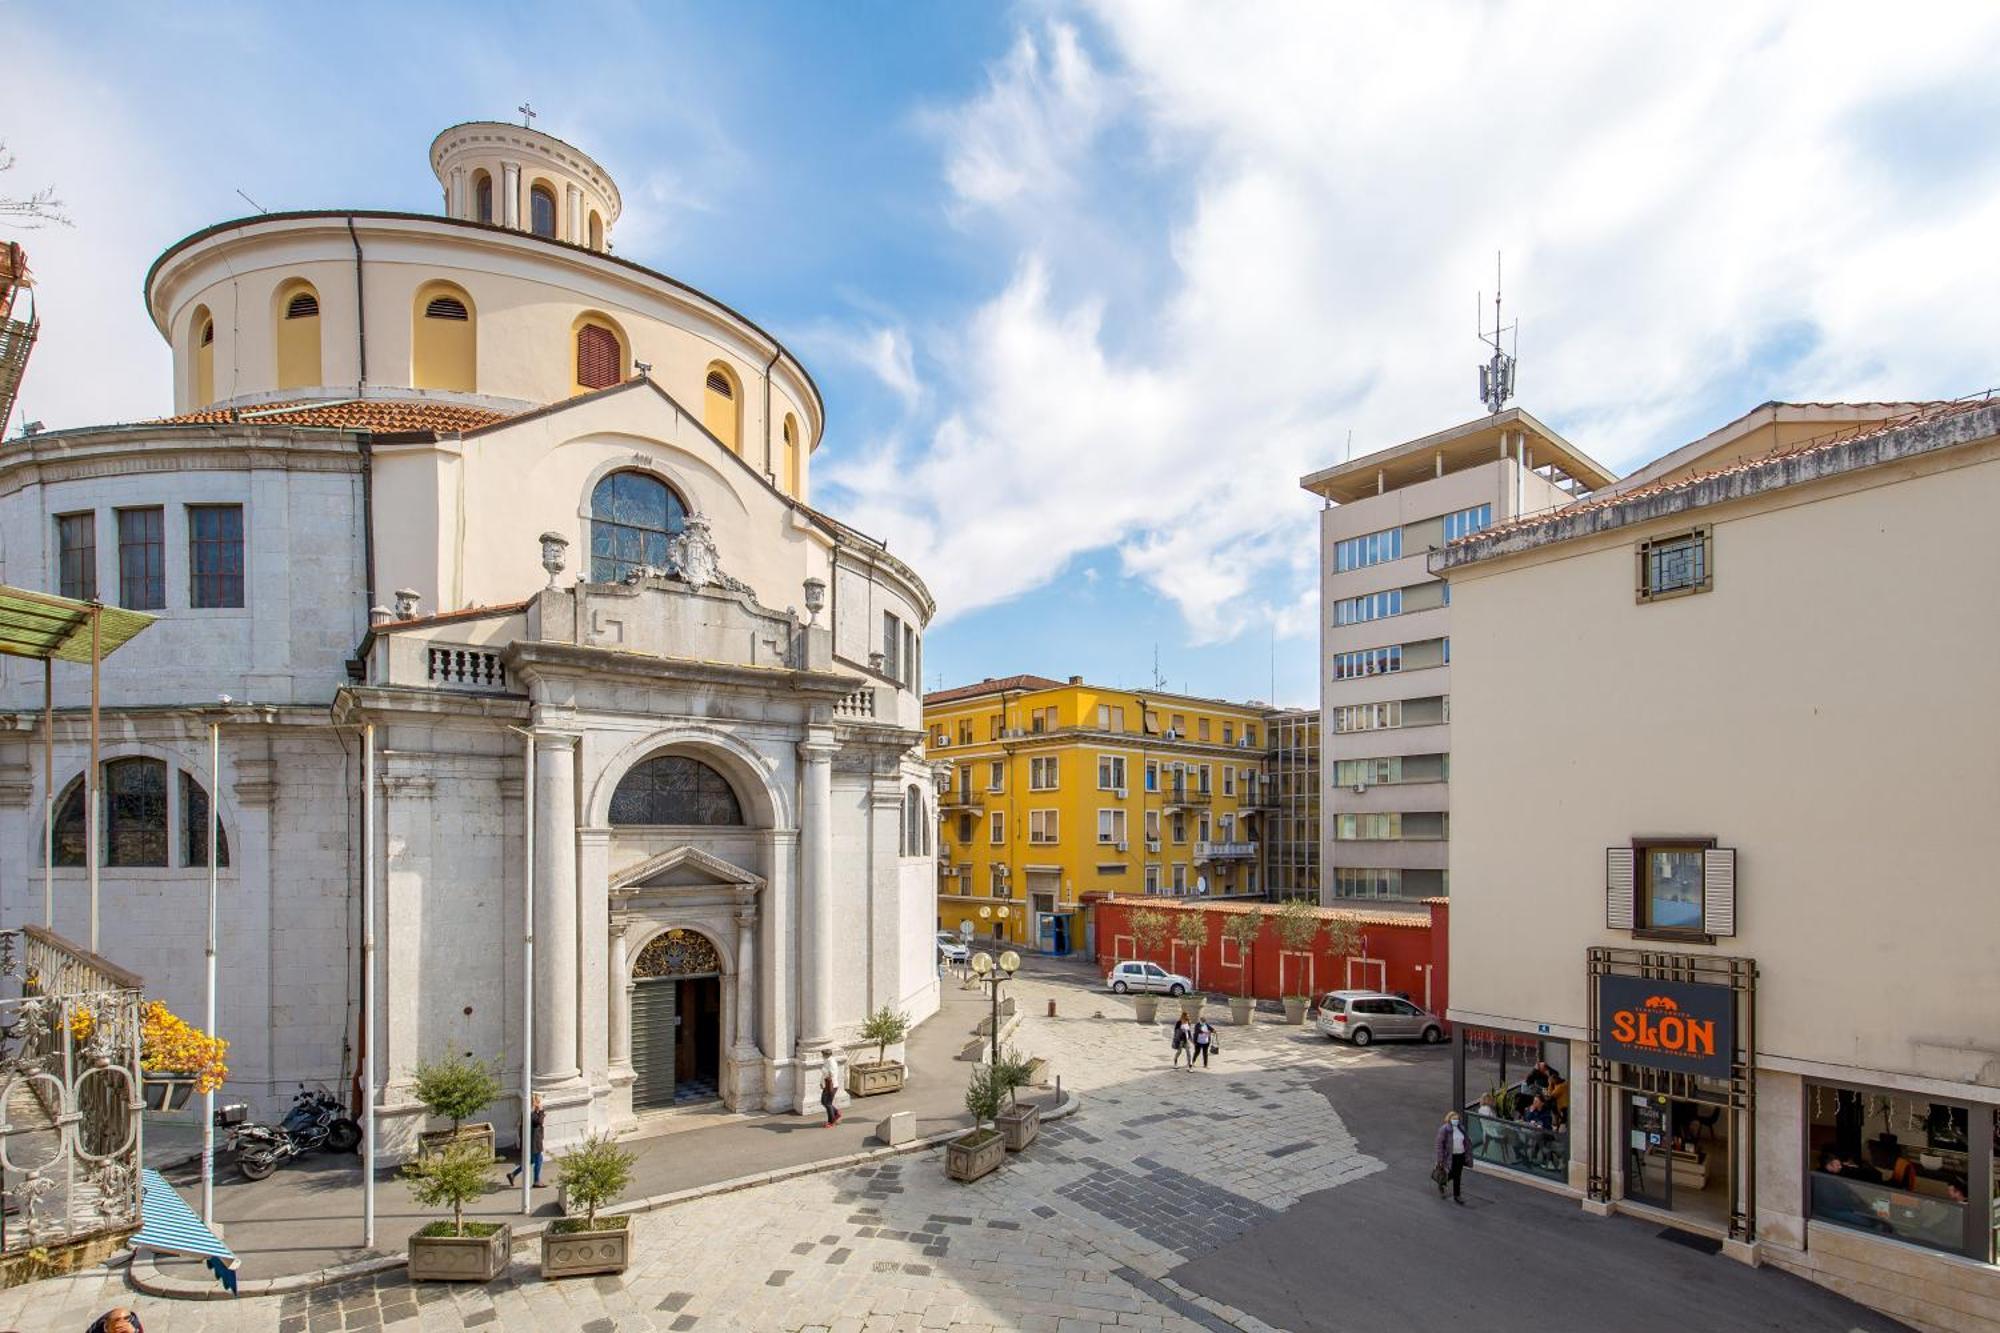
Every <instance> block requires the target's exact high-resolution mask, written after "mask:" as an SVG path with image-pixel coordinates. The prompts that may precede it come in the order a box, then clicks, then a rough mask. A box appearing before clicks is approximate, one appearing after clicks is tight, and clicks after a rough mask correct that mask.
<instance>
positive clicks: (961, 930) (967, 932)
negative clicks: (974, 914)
mask: <svg viewBox="0 0 2000 1333" xmlns="http://www.w3.org/2000/svg"><path fill="white" fill-rule="evenodd" d="M958 937H959V938H960V939H962V940H969V939H971V938H972V922H971V921H969V920H968V921H961V922H959V923H958Z"/></svg>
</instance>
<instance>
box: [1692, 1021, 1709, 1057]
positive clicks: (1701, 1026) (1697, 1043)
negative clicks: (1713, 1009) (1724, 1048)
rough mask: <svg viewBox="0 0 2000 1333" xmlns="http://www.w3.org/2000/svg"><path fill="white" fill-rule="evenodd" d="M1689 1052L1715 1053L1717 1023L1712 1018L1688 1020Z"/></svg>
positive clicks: (1694, 1053)
mask: <svg viewBox="0 0 2000 1333" xmlns="http://www.w3.org/2000/svg"><path fill="white" fill-rule="evenodd" d="M1687 1026H1688V1043H1687V1044H1688V1054H1689V1055H1714V1054H1715V1023H1714V1021H1713V1020H1711V1019H1690V1020H1688V1025H1687Z"/></svg>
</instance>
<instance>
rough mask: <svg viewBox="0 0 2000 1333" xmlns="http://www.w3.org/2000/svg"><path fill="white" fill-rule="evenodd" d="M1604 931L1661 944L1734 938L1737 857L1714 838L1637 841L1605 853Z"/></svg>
mask: <svg viewBox="0 0 2000 1333" xmlns="http://www.w3.org/2000/svg"><path fill="white" fill-rule="evenodd" d="M1605 858H1606V859H1605V880H1604V886H1605V887H1604V893H1605V898H1604V901H1605V925H1606V926H1607V927H1609V928H1610V929H1612V930H1630V931H1633V932H1635V933H1636V934H1638V935H1640V936H1643V937H1649V938H1659V939H1675V940H1690V941H1698V942H1713V940H1714V939H1715V938H1716V937H1718V936H1729V935H1734V934H1735V933H1736V852H1735V849H1733V848H1728V847H1717V846H1716V845H1715V840H1714V839H1713V838H1679V837H1676V838H1640V839H1634V840H1633V842H1632V843H1631V845H1630V846H1626V847H1612V848H1608V849H1607V850H1606V853H1605Z"/></svg>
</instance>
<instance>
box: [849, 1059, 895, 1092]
mask: <svg viewBox="0 0 2000 1333" xmlns="http://www.w3.org/2000/svg"><path fill="white" fill-rule="evenodd" d="M847 1090H848V1092H850V1093H852V1094H853V1095H854V1096H856V1097H875V1096H879V1095H880V1094H882V1093H885V1092H901V1091H902V1090H903V1062H902V1061H901V1060H884V1061H882V1062H881V1063H880V1064H866V1065H861V1064H852V1065H849V1066H848V1067H847Z"/></svg>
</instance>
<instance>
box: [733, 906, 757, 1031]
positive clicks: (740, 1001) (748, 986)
mask: <svg viewBox="0 0 2000 1333" xmlns="http://www.w3.org/2000/svg"><path fill="white" fill-rule="evenodd" d="M756 1013H757V909H756V908H755V907H752V906H750V905H749V904H747V903H746V904H744V905H742V906H740V907H738V908H737V909H736V1042H735V1054H736V1058H737V1059H738V1060H754V1059H756V1058H757V1042H756V1037H755V1034H756V1027H755V1016H756Z"/></svg>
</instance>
